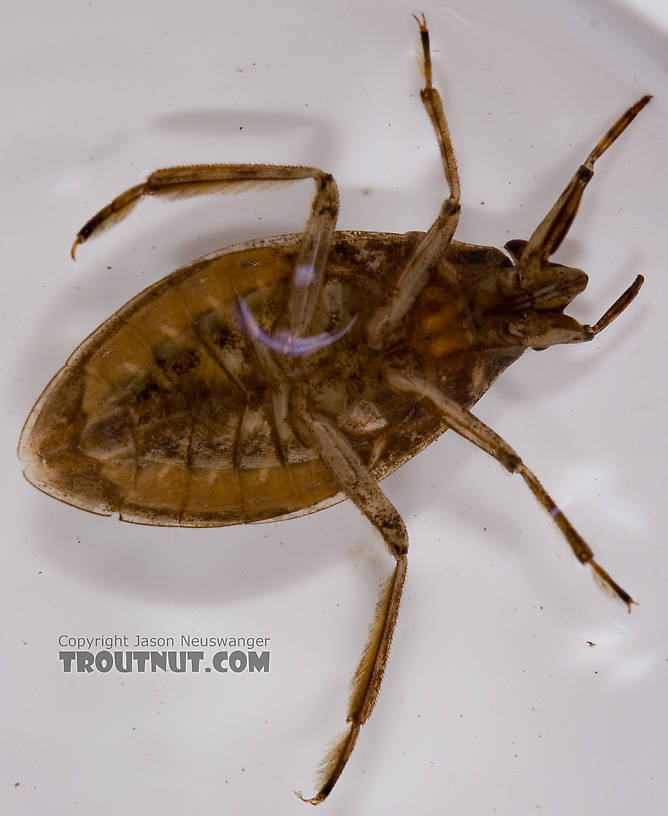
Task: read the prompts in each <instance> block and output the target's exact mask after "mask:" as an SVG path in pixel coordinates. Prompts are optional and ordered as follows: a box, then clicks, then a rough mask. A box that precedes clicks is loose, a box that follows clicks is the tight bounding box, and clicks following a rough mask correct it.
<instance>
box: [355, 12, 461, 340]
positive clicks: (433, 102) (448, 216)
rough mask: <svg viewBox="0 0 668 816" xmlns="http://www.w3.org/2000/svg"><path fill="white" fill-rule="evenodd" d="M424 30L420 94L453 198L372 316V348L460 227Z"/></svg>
mask: <svg viewBox="0 0 668 816" xmlns="http://www.w3.org/2000/svg"><path fill="white" fill-rule="evenodd" d="M415 19H416V20H417V23H418V25H419V27H420V40H421V43H422V62H423V73H424V78H425V86H424V88H422V90H421V91H420V97H421V98H422V104H423V105H424V107H425V110H426V111H427V115H428V116H429V119H430V120H431V123H432V125H433V127H434V131H435V133H436V138H437V140H438V145H439V148H440V152H441V160H442V163H443V172H444V174H445V178H446V181H447V183H448V187H449V188H450V195H449V196H448V198H446V199H445V201H444V202H443V205H442V206H441V211H440V213H439V215H438V218H437V219H436V221H434V223H433V224H432V225H431V227H430V228H429V230H428V231H427V232H426V233H425V235H424V237H423V238H422V240H421V241H420V242H419V244H418V245H417V248H416V250H415V253H414V255H413V257H412V258H411V259H410V260H409V261H408V263H407V264H406V266H405V267H404V269H403V270H402V272H401V274H400V275H399V277H398V278H397V280H396V282H395V284H394V287H393V293H392V295H391V296H390V297H389V298H388V299H387V300H386V301H384V302H383V303H382V304H381V305H380V306H379V307H378V308H377V309H376V310H375V311H374V312H373V314H372V315H371V317H370V318H369V321H368V323H367V327H366V332H367V340H368V342H369V345H371V346H372V347H374V348H378V347H381V346H382V345H383V342H384V340H385V339H386V338H387V337H388V335H389V334H390V333H391V332H392V330H393V329H394V328H395V327H396V326H397V325H398V324H399V323H400V322H401V320H402V318H403V317H404V315H405V314H406V312H407V311H408V310H409V309H410V307H411V306H412V305H413V303H414V302H415V299H416V298H417V296H418V295H419V294H420V292H421V291H422V289H423V288H424V286H425V284H426V283H427V279H428V276H429V270H430V268H431V267H432V266H433V265H434V263H435V262H436V261H437V259H438V258H439V257H440V256H441V255H442V254H443V252H444V251H445V250H446V248H447V246H448V244H449V243H450V242H451V241H452V237H453V235H454V234H455V230H456V229H457V224H458V223H459V211H460V204H459V198H460V187H459V172H458V170H457V161H456V159H455V151H454V148H453V146H452V139H451V138H450V129H449V128H448V122H447V119H446V118H445V112H444V110H443V101H442V100H441V96H440V94H439V92H438V91H437V90H436V88H434V86H433V85H432V66H431V50H430V46H429V30H428V29H427V22H426V20H425V18H424V15H422V18H421V19H420V18H418V17H416V18H415Z"/></svg>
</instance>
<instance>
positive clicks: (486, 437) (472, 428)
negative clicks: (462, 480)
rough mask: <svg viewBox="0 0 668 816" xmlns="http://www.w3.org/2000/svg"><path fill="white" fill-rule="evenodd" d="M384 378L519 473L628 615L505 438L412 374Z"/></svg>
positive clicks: (624, 595)
mask: <svg viewBox="0 0 668 816" xmlns="http://www.w3.org/2000/svg"><path fill="white" fill-rule="evenodd" d="M386 377H387V381H388V383H389V384H390V386H392V388H394V389H395V390H397V391H402V392H405V393H410V394H413V395H414V396H416V397H424V398H426V399H428V400H430V401H431V402H432V403H433V405H434V406H436V408H437V409H438V410H439V411H440V412H441V413H442V414H443V417H444V419H445V421H446V422H447V424H448V425H449V426H450V427H451V428H452V429H453V430H454V431H456V432H457V433H458V434H460V435H461V436H463V437H465V438H466V439H468V440H469V441H470V442H473V444H474V445H477V446H478V447H479V448H481V449H482V450H484V451H486V452H487V453H489V454H490V455H491V456H493V457H494V458H495V459H496V460H497V461H498V462H500V463H501V464H502V465H503V466H504V467H505V468H506V470H508V471H509V472H510V473H519V474H520V476H521V477H522V478H523V479H524V481H525V482H526V484H527V486H528V487H529V489H530V490H531V492H532V493H533V494H534V496H535V497H536V498H537V499H538V501H539V502H540V504H541V505H542V506H543V507H544V508H545V510H547V512H548V513H549V514H550V517H551V518H552V519H553V520H554V522H555V523H556V525H557V527H558V528H559V529H560V530H561V532H562V534H563V536H564V538H565V539H566V541H567V542H568V544H569V545H570V547H571V550H572V551H573V554H574V555H575V557H576V558H577V559H578V561H579V562H580V563H581V564H589V566H590V567H591V568H592V572H593V575H594V578H595V579H596V580H597V582H598V583H599V584H600V585H601V586H602V587H603V589H606V590H610V591H611V593H612V594H613V595H614V596H615V597H617V598H619V599H620V600H621V601H623V602H624V603H625V604H626V605H627V607H628V610H629V612H630V611H631V604H633V603H635V601H634V600H633V598H632V597H631V596H630V595H629V593H628V592H626V590H624V589H622V587H621V586H619V584H618V583H617V582H616V581H614V580H613V579H612V578H611V577H610V576H609V575H608V573H607V572H606V571H605V570H604V569H603V568H602V567H601V566H599V564H598V563H597V562H596V561H595V560H594V553H593V551H592V549H591V547H590V546H589V545H588V544H587V543H586V541H585V540H584V539H583V538H582V536H581V535H580V534H579V533H578V531H577V530H576V529H575V528H574V527H573V525H572V524H571V522H570V521H569V520H568V518H567V517H566V516H565V515H564V513H563V512H562V511H561V509H560V508H559V506H558V505H557V504H556V503H555V501H554V500H553V499H552V497H551V496H550V495H549V494H548V492H547V491H546V490H545V488H544V487H543V485H542V484H541V483H540V481H539V479H538V477H537V476H536V475H535V474H534V473H533V472H532V471H531V470H529V468H528V467H527V466H526V465H525V464H524V462H523V461H522V459H521V458H520V457H519V456H518V454H517V453H516V452H515V451H514V450H513V448H511V446H510V445H509V444H508V443H507V442H506V441H505V440H504V439H502V438H501V437H500V436H499V435H498V434H497V433H496V432H495V431H493V430H492V429H491V428H490V427H489V426H488V425H485V423H484V422H482V421H481V420H479V419H478V418H477V417H476V416H474V415H473V414H472V413H471V412H470V411H468V410H466V409H465V408H462V406H461V405H459V403H457V402H455V401H454V400H452V399H450V398H449V397H446V396H445V395H444V394H442V393H441V392H440V391H439V390H438V388H436V386H434V385H432V384H431V383H429V382H427V381H426V380H423V379H421V378H420V377H418V376H417V375H414V374H413V373H412V372H408V371H404V370H401V369H399V368H388V369H387V370H386Z"/></svg>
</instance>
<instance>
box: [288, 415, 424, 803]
mask: <svg viewBox="0 0 668 816" xmlns="http://www.w3.org/2000/svg"><path fill="white" fill-rule="evenodd" d="M296 427H297V428H298V429H299V432H300V434H301V435H302V436H303V437H304V438H305V440H308V442H309V445H310V446H311V447H313V448H314V450H317V451H318V453H319V454H320V456H321V457H322V459H323V461H324V462H325V464H326V465H327V467H328V468H329V470H330V471H331V473H332V475H333V476H334V478H335V479H336V481H337V482H338V484H339V486H340V487H341V489H342V490H343V491H344V492H345V493H346V494H347V495H348V497H349V498H350V499H352V501H354V502H355V504H356V505H357V506H358V507H359V509H360V510H361V511H362V512H363V513H364V515H365V516H366V517H367V518H368V519H369V521H370V522H371V523H372V524H373V526H374V527H375V528H376V529H377V530H378V532H379V533H380V534H381V535H382V537H383V539H384V541H385V543H386V545H387V547H388V549H389V550H390V552H391V554H392V555H393V556H394V558H395V559H396V566H395V568H394V571H393V573H392V575H391V576H390V578H389V579H388V581H387V582H386V583H385V584H384V586H383V587H382V588H381V590H380V595H379V598H378V604H377V606H376V615H375V619H374V622H373V625H372V628H371V631H370V633H369V638H368V641H367V644H366V648H365V650H364V652H363V654H362V658H361V660H360V662H359V665H358V667H357V671H356V672H355V676H354V679H353V685H352V691H351V696H350V702H349V704H348V716H347V722H348V723H349V726H348V729H347V731H346V732H345V733H344V734H343V736H342V737H341V739H340V740H339V741H338V743H337V744H336V745H335V746H334V747H333V749H332V750H331V752H330V753H329V754H328V756H327V757H326V758H325V760H324V762H323V764H322V771H321V780H320V789H319V790H318V792H317V793H316V795H315V796H314V797H313V798H311V799H304V801H306V802H310V803H311V804H313V805H316V804H318V803H319V802H322V801H324V800H325V799H326V798H327V796H328V795H329V793H330V792H331V791H332V789H333V787H334V785H335V784H336V781H337V779H338V778H339V776H340V775H341V773H342V771H343V769H344V768H345V766H346V763H347V762H348V759H349V758H350V755H351V754H352V751H353V748H354V747H355V743H356V742H357V737H358V735H359V732H360V729H361V727H362V726H363V725H364V723H365V722H366V721H367V720H368V719H369V717H370V716H371V712H372V711H373V707H374V705H375V702H376V698H377V697H378V692H379V690H380V685H381V682H382V680H383V674H384V672H385V664H386V663H387V657H388V654H389V651H390V644H391V642H392V636H393V634H394V628H395V624H396V620H397V613H398V611H399V603H400V601H401V593H402V589H403V585H404V580H405V578H406V567H407V559H406V553H407V552H408V535H407V533H406V527H405V525H404V522H403V520H402V518H401V516H400V515H399V513H398V512H397V510H396V508H395V507H394V506H393V505H392V504H391V502H390V501H389V499H388V498H387V497H386V496H385V494H384V493H383V492H382V490H381V489H380V487H379V486H378V484H377V482H376V480H375V479H374V478H373V476H372V475H371V473H369V471H368V469H367V468H366V466H365V465H364V463H363V462H362V461H361V459H360V458H359V456H358V455H357V453H356V452H355V450H354V449H353V447H352V445H351V444H350V442H349V441H348V439H347V438H346V436H345V435H344V434H343V433H342V432H341V431H340V430H339V429H338V428H337V427H336V426H335V425H334V424H333V423H332V422H331V420H329V419H328V418H327V417H325V416H322V415H319V414H315V413H313V414H312V413H310V412H309V411H308V410H304V409H302V410H301V411H299V414H298V417H297V423H296ZM298 795H299V796H300V798H304V797H302V796H301V794H298Z"/></svg>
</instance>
